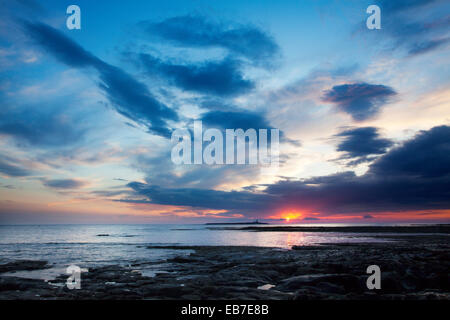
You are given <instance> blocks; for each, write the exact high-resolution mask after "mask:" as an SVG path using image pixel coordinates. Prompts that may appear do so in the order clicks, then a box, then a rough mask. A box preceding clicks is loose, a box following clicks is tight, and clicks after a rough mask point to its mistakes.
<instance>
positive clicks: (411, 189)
mask: <svg viewBox="0 0 450 320" xmlns="http://www.w3.org/2000/svg"><path fill="white" fill-rule="evenodd" d="M449 151H450V127H449V126H441V127H435V128H432V129H430V130H428V131H421V132H419V133H418V134H417V135H416V136H415V137H414V138H412V139H411V140H409V141H406V142H405V143H404V144H402V145H400V146H398V147H396V148H394V149H392V150H391V151H389V152H388V153H387V154H385V155H383V156H381V157H380V158H379V159H378V160H376V161H375V162H374V163H373V164H372V165H371V166H370V168H369V170H368V172H367V173H366V174H364V175H362V176H356V175H355V174H354V173H353V172H343V173H339V174H335V175H331V176H324V177H315V178H312V179H303V180H282V181H278V182H276V183H274V184H270V185H267V187H266V189H264V190H263V191H259V192H250V191H240V192H238V191H233V192H225V191H217V190H204V189H193V188H183V189H176V188H170V189H169V188H160V187H158V186H155V185H150V184H142V183H137V182H134V183H130V184H129V187H131V188H132V189H133V190H134V192H135V193H136V196H144V197H146V199H145V200H138V202H149V203H156V204H164V205H178V206H187V207H195V208H205V209H216V210H218V209H223V210H230V211H234V212H239V213H242V214H244V215H247V216H253V215H254V214H255V213H257V214H258V215H260V216H261V217H263V216H268V215H272V214H273V213H274V212H275V211H276V210H278V209H280V208H284V207H287V208H299V209H302V210H303V211H305V212H320V213H321V214H323V215H327V214H338V213H345V214H352V213H354V214H359V215H360V214H361V213H367V214H369V213H371V212H383V211H389V212H395V211H405V210H431V209H449V208H450V152H449Z"/></svg>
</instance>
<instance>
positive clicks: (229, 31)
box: [141, 15, 279, 62]
mask: <svg viewBox="0 0 450 320" xmlns="http://www.w3.org/2000/svg"><path fill="white" fill-rule="evenodd" d="M141 26H143V28H144V29H145V31H146V32H147V33H148V34H149V35H151V36H153V35H156V36H157V37H158V38H159V39H161V40H162V41H164V42H167V41H168V42H170V43H172V44H174V45H178V46H183V47H194V48H208V47H219V48H223V49H226V50H228V52H230V53H233V54H235V55H237V56H241V57H244V58H247V59H249V60H251V61H254V62H264V61H266V62H267V61H270V60H272V59H273V58H274V57H275V56H276V54H277V53H278V51H279V48H278V45H277V44H276V43H275V41H274V40H273V38H272V37H271V36H269V35H268V34H267V33H265V32H263V31H262V30H260V29H259V28H256V27H254V26H251V25H238V24H225V23H218V22H214V21H212V20H208V19H207V18H206V17H203V16H197V15H185V16H178V17H174V18H169V19H166V20H164V21H162V22H158V23H154V22H148V21H146V22H142V23H141Z"/></svg>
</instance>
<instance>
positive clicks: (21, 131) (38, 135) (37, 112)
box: [0, 105, 87, 147]
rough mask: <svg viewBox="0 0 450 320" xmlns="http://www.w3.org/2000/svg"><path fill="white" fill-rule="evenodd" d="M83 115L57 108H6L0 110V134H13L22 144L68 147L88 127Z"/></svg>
mask: <svg viewBox="0 0 450 320" xmlns="http://www.w3.org/2000/svg"><path fill="white" fill-rule="evenodd" d="M83 120H84V116H82V115H79V116H73V115H72V114H71V113H70V112H68V111H67V110H66V111H65V110H61V109H60V108H58V107H53V106H47V107H46V108H40V107H37V106H33V105H30V106H25V107H9V106H4V108H3V109H2V110H0V134H3V135H7V136H12V137H14V138H15V139H17V140H18V141H19V143H21V144H26V145H33V146H39V147H42V146H45V147H52V146H57V147H60V146H67V145H70V144H73V143H76V142H78V141H80V140H81V139H82V138H83V137H84V134H85V132H86V130H87V128H86V126H85V125H84V123H85V122H84V121H83Z"/></svg>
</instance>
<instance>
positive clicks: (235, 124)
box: [201, 110, 273, 130]
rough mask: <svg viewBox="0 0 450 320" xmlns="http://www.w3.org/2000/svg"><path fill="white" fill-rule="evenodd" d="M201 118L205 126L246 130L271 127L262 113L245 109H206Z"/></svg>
mask: <svg viewBox="0 0 450 320" xmlns="http://www.w3.org/2000/svg"><path fill="white" fill-rule="evenodd" d="M201 120H202V121H203V122H204V123H205V124H206V125H207V126H211V127H214V128H222V129H235V128H236V129H237V128H239V129H243V130H247V129H250V128H254V129H255V130H258V129H270V128H273V126H271V125H270V124H269V122H268V121H267V120H266V118H265V117H264V115H262V114H259V113H256V112H251V111H246V110H233V111H218V110H214V111H208V112H206V113H204V114H203V115H202V117H201Z"/></svg>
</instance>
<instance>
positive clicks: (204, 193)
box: [121, 182, 270, 210]
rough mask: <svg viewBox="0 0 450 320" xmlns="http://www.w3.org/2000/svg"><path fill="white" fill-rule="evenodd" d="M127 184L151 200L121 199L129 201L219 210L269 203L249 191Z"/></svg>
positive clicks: (239, 208) (261, 207)
mask: <svg viewBox="0 0 450 320" xmlns="http://www.w3.org/2000/svg"><path fill="white" fill-rule="evenodd" d="M128 186H129V187H130V188H131V189H133V190H134V191H135V192H136V193H137V194H139V195H144V196H146V197H148V198H149V199H151V200H121V201H125V202H131V203H155V204H164V205H178V206H187V207H192V208H208V209H212V210H214V209H221V210H242V208H243V207H244V208H245V209H246V210H260V209H263V208H264V205H265V204H266V205H270V199H269V197H267V196H265V195H257V194H254V193H250V192H245V191H242V192H236V191H230V192H226V191H217V190H210V189H197V188H161V187H159V186H153V185H148V184H143V183H139V182H131V183H129V184H128Z"/></svg>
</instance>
